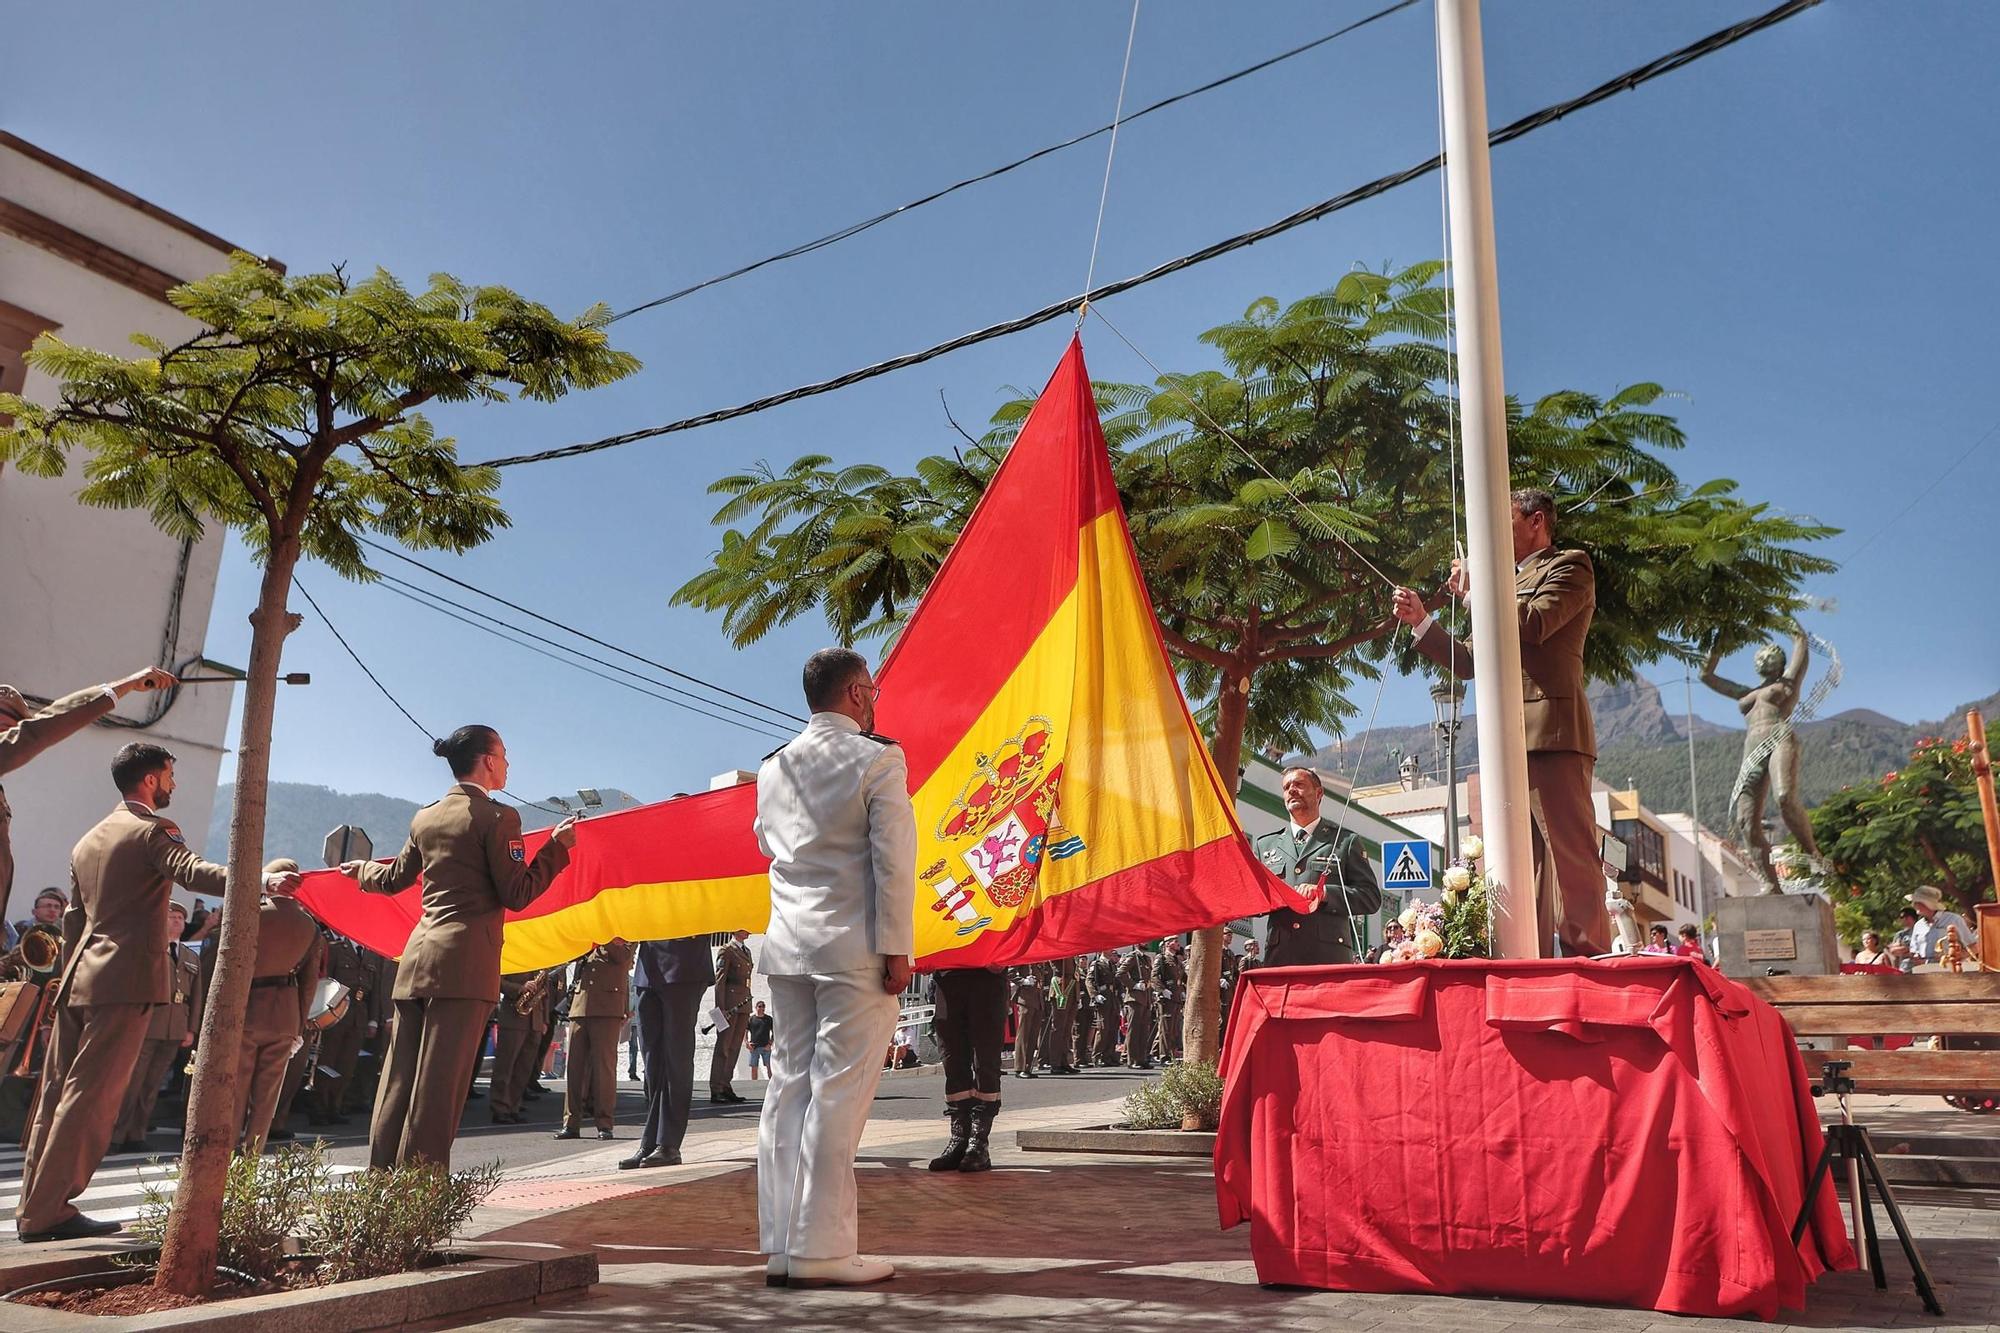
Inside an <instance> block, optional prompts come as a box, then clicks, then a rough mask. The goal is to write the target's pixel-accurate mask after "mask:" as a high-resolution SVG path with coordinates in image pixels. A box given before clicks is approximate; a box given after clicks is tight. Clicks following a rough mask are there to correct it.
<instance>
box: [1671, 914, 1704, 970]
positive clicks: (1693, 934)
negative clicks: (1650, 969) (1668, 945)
mask: <svg viewBox="0 0 2000 1333" xmlns="http://www.w3.org/2000/svg"><path fill="white" fill-rule="evenodd" d="M1674 953H1675V954H1676V955H1678V956H1679V957H1682V958H1699V959H1701V960H1702V961H1703V962H1704V963H1705V962H1707V961H1708V951H1707V950H1706V949H1704V948H1702V947H1701V927H1700V926H1697V925H1695V924H1694V923H1693V922H1689V923H1688V924H1686V925H1684V926H1682V927H1681V942H1680V943H1679V944H1677V945H1675V946H1674Z"/></svg>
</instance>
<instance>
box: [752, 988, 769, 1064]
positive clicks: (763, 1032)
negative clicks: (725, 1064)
mask: <svg viewBox="0 0 2000 1333" xmlns="http://www.w3.org/2000/svg"><path fill="white" fill-rule="evenodd" d="M749 1043H750V1081H751V1082H752V1083H755V1082H756V1081H757V1067H758V1066H759V1065H762V1066H763V1067H764V1077H765V1078H769V1077H770V1076H771V1016H770V1015H769V1014H767V1013H765V1012H764V1002H763V1001H762V1000H759V1001H757V1011H756V1012H755V1013H753V1014H751V1015H750V1037H749Z"/></svg>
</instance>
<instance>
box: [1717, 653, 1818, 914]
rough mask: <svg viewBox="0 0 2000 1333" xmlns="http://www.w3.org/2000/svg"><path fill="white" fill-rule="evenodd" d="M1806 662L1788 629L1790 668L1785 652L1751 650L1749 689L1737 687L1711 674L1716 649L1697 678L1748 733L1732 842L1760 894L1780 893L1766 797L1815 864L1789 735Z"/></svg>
mask: <svg viewBox="0 0 2000 1333" xmlns="http://www.w3.org/2000/svg"><path fill="white" fill-rule="evenodd" d="M1809 656H1810V651H1809V649H1808V648H1807V646H1806V636H1805V634H1804V632H1803V631H1801V630H1797V629H1794V630H1793V631H1792V657H1791V661H1790V662H1787V661H1786V660H1785V650H1784V649H1782V648H1780V647H1779V646H1778V645H1777V644H1775V643H1767V644H1765V645H1764V646H1763V647H1762V648H1759V649H1758V650H1757V658H1756V661H1757V676H1758V683H1757V684H1755V685H1739V684H1737V683H1736V682H1735V681H1733V680H1729V679H1727V678H1726V677H1723V676H1718V675H1717V674H1715V668H1716V666H1717V665H1718V664H1719V663H1720V662H1721V660H1722V652H1721V649H1720V648H1716V649H1713V650H1711V651H1710V652H1709V654H1708V665H1707V666H1705V667H1703V668H1702V673H1701V683H1702V684H1704V685H1706V686H1708V688H1710V689H1711V690H1714V691H1716V692H1717V693H1719V694H1726V695H1728V696H1729V697H1730V698H1732V699H1734V700H1736V706H1737V707H1738V708H1739V709H1741V710H1742V711H1743V721H1744V723H1745V725H1746V726H1747V727H1748V731H1747V732H1746V734H1745V735H1744V737H1743V766H1742V768H1741V769H1740V770H1739V771H1738V772H1737V774H1736V787H1735V790H1734V791H1733V792H1732V793H1731V795H1730V805H1731V806H1732V807H1733V809H1732V811H1731V813H1732V816H1733V820H1734V826H1735V832H1736V837H1737V840H1738V841H1740V842H1741V843H1742V844H1743V846H1744V847H1745V848H1747V849H1748V851H1749V853H1750V862H1751V864H1752V865H1753V866H1754V867H1755V868H1756V870H1757V874H1758V876H1759V877H1760V878H1762V879H1763V881H1764V892H1766V893H1782V892H1783V891H1784V890H1783V889H1782V888H1781V887H1780V886H1779V884H1778V874H1777V871H1776V870H1775V869H1773V868H1772V865H1771V840H1770V838H1768V837H1767V836H1765V833H1764V798H1765V796H1766V795H1767V794H1768V795H1771V796H1774V797H1776V798H1777V802H1778V815H1779V817H1780V818H1781V819H1783V820H1784V823H1785V828H1786V830H1787V831H1788V832H1790V833H1791V835H1792V837H1793V838H1794V839H1795V840H1796V841H1797V842H1798V844H1799V847H1800V848H1801V849H1802V850H1803V851H1804V852H1805V854H1806V855H1807V856H1809V857H1811V858H1812V859H1813V860H1815V861H1817V860H1818V859H1819V847H1818V845H1817V844H1816V843H1814V841H1813V832H1812V824H1811V823H1810V822H1808V821H1807V819H1806V805H1805V801H1804V799H1803V798H1801V797H1800V795H1799V738H1798V735H1797V733H1795V732H1794V731H1793V730H1792V710H1793V709H1795V708H1797V707H1798V704H1799V694H1800V687H1801V686H1802V685H1803V684H1804V683H1805V678H1806V663H1807V659H1808V657H1809Z"/></svg>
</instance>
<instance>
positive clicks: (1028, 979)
mask: <svg viewBox="0 0 2000 1333" xmlns="http://www.w3.org/2000/svg"><path fill="white" fill-rule="evenodd" d="M1013 981H1014V997H1013V999H1014V1077H1015V1078H1040V1077H1041V1075H1039V1074H1037V1073H1036V1072H1035V1058H1036V1056H1038V1055H1040V1054H1041V1049H1042V1019H1043V1017H1044V1016H1045V1013H1046V1011H1047V1009H1048V1002H1049V991H1048V983H1049V965H1048V964H1047V963H1035V964H1033V965H1032V966H1029V967H1017V968H1015V969H1014V976H1013Z"/></svg>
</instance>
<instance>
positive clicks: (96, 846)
mask: <svg viewBox="0 0 2000 1333" xmlns="http://www.w3.org/2000/svg"><path fill="white" fill-rule="evenodd" d="M69 873H70V879H71V881H72V882H73V883H74V885H75V888H76V892H75V893H74V894H73V895H72V896H71V898H70V906H69V911H68V912H67V913H65V915H64V918H63V936H64V944H65V945H66V946H68V947H67V948H66V949H65V950H64V955H63V956H64V959H65V964H64V967H63V979H62V988H61V990H60V991H59V992H58V995H59V996H60V998H62V999H63V1000H64V1001H65V1002H67V1003H69V1004H72V1005H92V1004H165V1003H166V1002H167V999H168V997H169V996H171V995H172V994H173V981H172V978H171V977H170V976H169V975H168V973H169V964H168V961H167V951H166V950H165V949H163V948H161V947H160V943H161V941H162V940H163V939H164V938H165V936H166V933H167V895H168V894H169V893H170V892H171V891H172V889H173V886H174V885H176V884H184V885H186V886H187V887H188V888H189V889H191V890H192V891H194V892H195V893H211V894H217V895H219V894H221V893H222V891H223V888H224V886H225V884H226V882H227V880H228V872H227V871H225V870H224V869H223V868H222V867H221V866H219V865H214V864H211V863H210V862H207V861H204V860H202V859H201V858H200V857H198V856H196V855H195V854H194V853H193V852H191V851H189V850H188V847H187V842H186V840H185V839H183V838H182V837H181V831H180V826H179V825H177V824H175V823H174V821H173V820H171V819H168V818H166V817H165V816H163V815H159V814H156V813H154V812H153V811H151V810H148V809H147V808H146V807H145V806H143V805H140V804H138V803H136V802H133V801H127V802H125V803H124V804H123V805H120V806H119V807H118V808H117V809H116V810H113V811H112V812H111V813H110V814H108V815H106V816H105V817H104V818H103V820H101V821H100V822H99V823H98V825H97V827H95V828H93V829H91V830H90V832H88V833H86V834H84V835H83V839H82V840H81V841H80V842H78V843H77V844H76V848H75V850H73V851H72V852H70V854H69Z"/></svg>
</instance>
